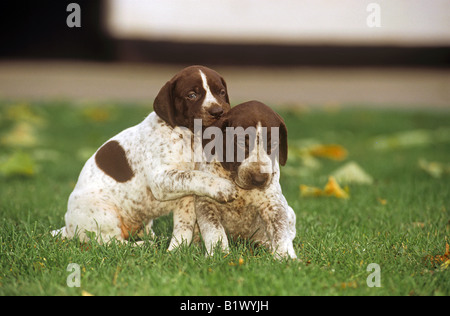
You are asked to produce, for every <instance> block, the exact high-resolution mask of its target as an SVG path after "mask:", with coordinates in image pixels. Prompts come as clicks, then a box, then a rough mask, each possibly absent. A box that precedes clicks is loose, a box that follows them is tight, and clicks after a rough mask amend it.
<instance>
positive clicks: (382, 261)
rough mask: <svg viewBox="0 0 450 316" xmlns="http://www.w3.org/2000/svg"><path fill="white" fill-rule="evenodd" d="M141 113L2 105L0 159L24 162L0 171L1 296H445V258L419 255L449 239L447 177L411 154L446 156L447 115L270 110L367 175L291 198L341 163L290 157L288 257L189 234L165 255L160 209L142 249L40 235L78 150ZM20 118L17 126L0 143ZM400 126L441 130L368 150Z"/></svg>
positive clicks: (58, 218) (71, 176) (59, 218)
mask: <svg viewBox="0 0 450 316" xmlns="http://www.w3.org/2000/svg"><path fill="white" fill-rule="evenodd" d="M149 111H150V109H149V108H145V107H142V106H141V107H138V106H131V105H127V106H124V105H120V106H114V105H104V104H94V105H85V106H81V105H78V106H74V105H73V104H71V103H70V102H55V103H44V104H40V103H32V104H31V105H29V106H26V105H23V106H18V105H17V104H14V103H12V102H6V101H3V102H0V139H1V140H0V166H1V165H2V163H3V164H4V163H5V161H7V160H8V158H10V157H13V156H14V154H17V153H18V152H19V153H20V154H21V155H22V156H26V157H27V159H28V160H27V159H25V160H27V161H28V162H27V163H28V164H29V168H30V169H31V170H32V175H28V176H27V175H21V173H24V172H21V171H16V172H12V171H11V170H10V171H9V172H5V171H3V174H2V173H0V215H1V216H0V295H81V294H82V293H86V292H88V293H91V294H94V295H450V267H449V268H444V267H442V266H441V265H440V263H439V264H437V263H432V262H431V260H430V258H431V256H436V255H443V254H444V252H445V245H446V243H450V240H449V237H450V189H449V184H450V181H449V180H450V176H449V175H448V174H446V175H443V176H442V177H441V178H433V177H431V176H430V175H428V174H427V173H426V172H424V171H423V170H421V169H420V168H419V167H418V160H419V159H420V158H424V159H426V160H428V161H439V162H443V163H449V160H448V158H449V157H450V140H449V135H448V131H449V130H448V128H449V127H450V113H448V112H444V113H433V112H431V113H430V112H426V111H423V112H417V111H414V112H412V111H411V112H408V111H404V112H396V111H389V110H366V109H345V110H339V111H332V112H330V111H324V110H314V111H309V112H304V111H303V112H300V111H293V110H280V111H279V112H280V114H281V115H282V116H283V117H284V118H285V120H286V123H287V126H288V130H289V142H290V144H292V146H298V144H299V142H301V141H305V140H308V139H309V140H315V141H317V142H321V143H324V144H329V143H335V144H340V145H342V146H344V147H345V148H346V149H347V150H348V152H349V157H348V158H347V159H346V161H350V160H354V161H356V162H357V163H358V164H359V165H361V166H362V168H364V170H365V171H367V172H368V173H369V174H370V175H371V176H372V177H373V178H374V180H375V181H374V184H372V185H364V186H363V185H350V186H349V190H350V198H349V199H348V200H340V199H336V198H301V197H300V195H299V185H300V184H307V185H314V186H318V187H323V186H324V185H325V183H326V181H327V177H328V175H329V174H330V172H332V171H333V170H334V169H336V168H337V167H339V166H341V165H342V164H344V163H345V162H346V161H332V160H326V159H319V162H320V164H321V168H318V169H314V170H308V169H307V168H306V169H305V168H304V166H302V165H301V162H300V161H299V160H298V159H296V157H295V156H291V157H290V159H289V160H288V166H287V167H286V168H289V169H286V170H290V172H284V173H282V178H281V185H282V188H283V192H284V194H285V196H286V198H287V200H288V202H289V204H290V205H291V206H292V207H293V208H294V210H295V212H296V215H297V237H296V238H295V240H294V248H295V250H296V252H297V254H298V257H299V260H297V261H294V260H285V261H276V260H274V259H273V258H272V256H271V254H270V253H269V252H268V251H266V250H265V249H263V248H260V247H256V246H255V245H253V244H252V243H249V242H247V241H237V242H233V243H232V245H231V253H230V254H228V255H226V256H225V255H224V254H220V253H219V254H216V255H215V256H214V257H212V258H206V257H205V256H204V249H203V247H202V245H198V244H197V245H191V246H190V247H184V248H181V249H179V250H177V251H175V252H172V253H168V252H167V251H166V248H167V246H168V242H169V238H170V235H171V231H172V228H171V225H172V219H171V217H170V216H166V217H163V218H160V219H158V220H157V221H156V223H155V232H156V234H157V236H158V237H157V240H156V243H155V244H149V243H148V244H146V245H145V246H143V247H132V246H130V245H122V244H114V243H113V244H110V245H98V244H96V243H94V242H92V243H89V244H83V245H82V244H80V243H79V242H78V241H77V240H65V241H62V240H59V239H56V238H53V237H52V236H50V234H49V231H50V230H52V229H56V228H60V227H61V226H63V225H64V220H63V216H64V213H65V209H66V203H67V198H68V196H69V194H70V192H71V191H72V189H73V186H74V184H75V182H76V179H77V177H78V174H79V172H80V170H81V168H82V166H83V164H84V162H85V160H86V159H87V157H88V156H89V154H91V153H92V152H93V151H94V150H95V149H96V148H97V147H98V146H100V145H101V144H102V143H103V142H104V141H106V140H107V139H108V138H110V137H111V136H113V135H115V134H116V133H118V132H120V131H121V130H123V129H124V128H126V127H129V126H132V125H135V124H137V123H139V122H140V121H141V120H142V119H143V118H144V117H145V116H146V114H148V112H149ZM18 122H27V123H26V124H28V126H29V130H28V131H27V130H26V128H25V130H22V133H17V134H15V136H14V137H15V138H13V140H17V143H14V141H13V142H8V141H7V139H8V137H9V136H10V135H11V133H12V131H14V128H15V126H16V124H18ZM411 130H422V131H425V132H429V133H431V134H432V135H437V133H438V132H436V131H443V132H441V133H440V134H439V135H440V136H439V137H434V136H433V137H431V139H427V141H426V142H423V143H418V144H416V145H414V144H413V145H410V146H403V147H402V146H399V147H395V146H394V147H393V148H390V149H387V150H377V149H375V148H374V142H375V140H376V139H377V138H376V137H377V136H378V135H393V134H395V133H397V132H403V131H411ZM27 133H28V134H27ZM29 134H31V135H32V139H31V140H29V139H28V140H27V137H29V136H30V135H29ZM8 135H9V136H8ZM24 135H25V136H24ZM5 139H6V140H5ZM18 159H19V158H18ZM20 159H22V158H20ZM22 164H25V163H24V162H23V161H22ZM3 168H4V167H3ZM19 169H20V168H19ZM295 170H302V172H298V173H297V172H295ZM291 171H294V172H291ZM380 201H383V202H384V201H385V202H386V203H381V202H380ZM240 259H241V260H240ZM69 263H77V264H79V266H80V268H81V287H80V288H76V287H74V288H70V287H68V286H67V284H66V280H67V277H68V276H69V275H70V273H71V271H67V270H66V269H67V266H68V264H69ZM370 263H377V264H379V265H380V268H381V274H380V276H381V287H379V288H377V287H372V288H370V287H368V286H367V284H366V279H367V277H368V276H369V274H370V273H371V271H369V272H368V271H367V270H366V269H367V266H368V265H369V264H370ZM83 291H84V292H83Z"/></svg>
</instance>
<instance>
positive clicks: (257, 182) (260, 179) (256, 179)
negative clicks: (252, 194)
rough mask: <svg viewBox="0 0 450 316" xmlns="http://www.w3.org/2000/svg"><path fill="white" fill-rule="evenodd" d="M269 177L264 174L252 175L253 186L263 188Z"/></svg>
mask: <svg viewBox="0 0 450 316" xmlns="http://www.w3.org/2000/svg"><path fill="white" fill-rule="evenodd" d="M266 180H267V177H266V176H265V175H264V174H261V173H260V174H254V175H252V184H253V185H254V186H256V187H260V186H262V185H263V184H264V183H266Z"/></svg>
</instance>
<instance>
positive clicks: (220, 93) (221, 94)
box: [219, 89, 227, 97]
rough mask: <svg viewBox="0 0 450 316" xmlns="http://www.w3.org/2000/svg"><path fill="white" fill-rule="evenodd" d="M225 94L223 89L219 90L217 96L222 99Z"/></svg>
mask: <svg viewBox="0 0 450 316" xmlns="http://www.w3.org/2000/svg"><path fill="white" fill-rule="evenodd" d="M226 94H227V92H226V91H225V89H222V90H220V92H219V95H220V96H221V97H224V96H225V95H226Z"/></svg>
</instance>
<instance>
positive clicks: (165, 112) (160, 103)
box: [153, 81, 176, 127]
mask: <svg viewBox="0 0 450 316" xmlns="http://www.w3.org/2000/svg"><path fill="white" fill-rule="evenodd" d="M172 90H173V84H172V82H171V81H167V82H166V84H165V85H164V86H163V87H162V88H161V90H159V93H158V95H157V96H156V98H155V101H154V102H153V110H154V111H155V112H156V114H158V116H159V117H160V118H162V119H163V120H164V121H165V122H166V123H168V124H169V125H170V126H172V127H175V126H176V123H175V100H174V97H173V91H172Z"/></svg>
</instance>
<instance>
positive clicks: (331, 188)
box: [324, 176, 349, 199]
mask: <svg viewBox="0 0 450 316" xmlns="http://www.w3.org/2000/svg"><path fill="white" fill-rule="evenodd" d="M324 192H325V195H326V196H333V195H334V196H335V197H337V198H339V199H348V198H349V196H348V193H347V192H345V191H344V190H343V189H342V188H341V187H340V186H339V184H338V183H337V181H336V179H335V178H334V177H333V176H330V177H329V178H328V183H327V184H326V185H325V188H324Z"/></svg>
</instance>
